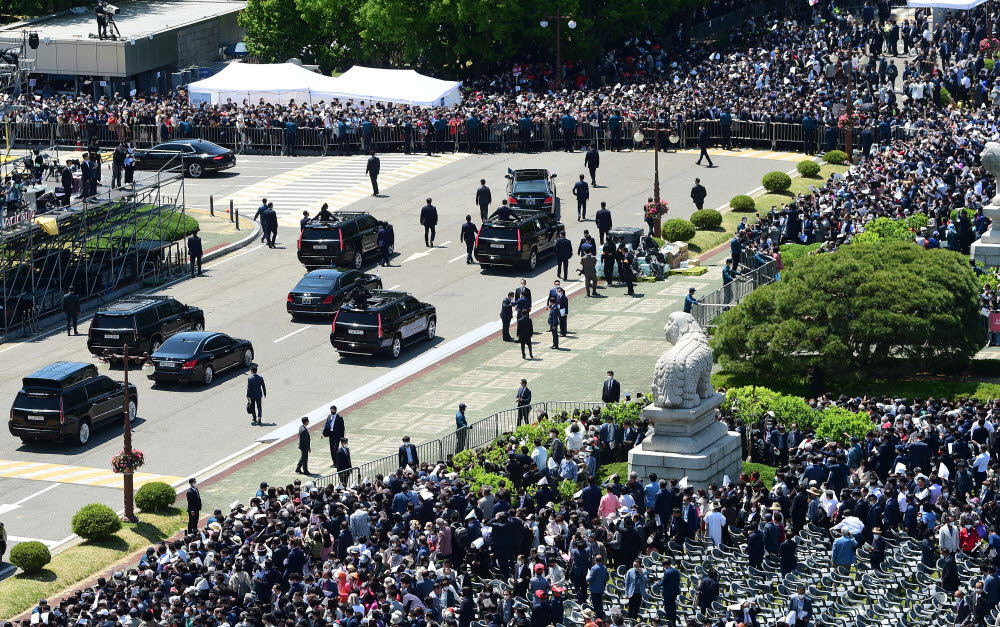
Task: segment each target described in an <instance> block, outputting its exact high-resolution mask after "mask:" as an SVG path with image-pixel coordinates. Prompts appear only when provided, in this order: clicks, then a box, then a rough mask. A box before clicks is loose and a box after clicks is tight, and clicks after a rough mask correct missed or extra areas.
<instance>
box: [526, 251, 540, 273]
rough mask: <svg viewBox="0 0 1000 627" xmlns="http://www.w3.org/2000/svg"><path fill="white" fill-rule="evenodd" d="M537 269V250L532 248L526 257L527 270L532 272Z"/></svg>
mask: <svg viewBox="0 0 1000 627" xmlns="http://www.w3.org/2000/svg"><path fill="white" fill-rule="evenodd" d="M537 267H538V249H537V248H532V249H531V254H530V255H528V270H534V269H535V268H537Z"/></svg>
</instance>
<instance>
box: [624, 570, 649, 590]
mask: <svg viewBox="0 0 1000 627" xmlns="http://www.w3.org/2000/svg"><path fill="white" fill-rule="evenodd" d="M648 583H649V576H648V575H647V574H646V571H644V570H643V571H639V570H636V569H635V568H630V569H629V570H628V572H627V573H625V596H628V597H631V596H632V595H635V594H639V595H640V596H642V595H644V593H645V592H646V585H647V584H648Z"/></svg>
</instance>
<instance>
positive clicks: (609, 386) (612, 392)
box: [601, 379, 622, 403]
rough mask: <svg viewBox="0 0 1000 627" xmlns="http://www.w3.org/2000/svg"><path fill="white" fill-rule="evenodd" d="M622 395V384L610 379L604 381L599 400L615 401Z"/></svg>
mask: <svg viewBox="0 0 1000 627" xmlns="http://www.w3.org/2000/svg"><path fill="white" fill-rule="evenodd" d="M621 396H622V386H621V384H620V383H618V381H617V380H616V379H611V380H608V381H605V382H604V388H603V390H602V391H601V401H603V402H605V403H617V402H618V400H619V399H621Z"/></svg>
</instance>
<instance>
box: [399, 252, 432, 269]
mask: <svg viewBox="0 0 1000 627" xmlns="http://www.w3.org/2000/svg"><path fill="white" fill-rule="evenodd" d="M432 252H434V249H433V248H431V249H429V250H425V251H424V252H422V253H413V254H412V255H410V256H409V257H407V258H406V259H404V260H402V261H401V262H399V265H403V264H404V263H407V262H410V261H416V260H417V259H420V258H421V257H426V256H427V255H429V254H431V253H432Z"/></svg>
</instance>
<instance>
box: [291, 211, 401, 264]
mask: <svg viewBox="0 0 1000 627" xmlns="http://www.w3.org/2000/svg"><path fill="white" fill-rule="evenodd" d="M380 224H385V225H386V227H387V228H388V231H389V242H390V245H389V254H392V242H393V231H392V225H391V224H389V223H387V222H385V223H381V222H379V221H378V220H376V219H375V218H374V217H373V216H372V215H371V214H369V213H368V212H365V211H334V212H333V219H332V220H324V221H318V220H314V221H312V222H310V223H308V224H306V228H304V229H302V233H300V234H299V253H298V254H299V262H300V263H301V264H302V265H304V266H305V267H306V268H307V269H309V270H313V269H316V268H329V267H331V266H343V267H347V268H354V269H355V270H360V269H361V268H362V266H364V263H365V255H370V254H372V253H374V252H377V251H378V229H379V225H380Z"/></svg>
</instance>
